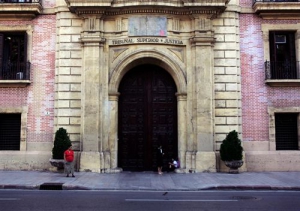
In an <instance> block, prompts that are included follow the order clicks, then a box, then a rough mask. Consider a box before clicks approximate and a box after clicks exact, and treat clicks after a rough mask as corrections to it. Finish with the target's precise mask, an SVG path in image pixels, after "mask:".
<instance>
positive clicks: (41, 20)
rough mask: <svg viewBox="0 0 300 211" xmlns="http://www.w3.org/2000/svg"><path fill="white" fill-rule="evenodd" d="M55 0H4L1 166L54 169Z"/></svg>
mask: <svg viewBox="0 0 300 211" xmlns="http://www.w3.org/2000/svg"><path fill="white" fill-rule="evenodd" d="M54 8H55V2H54V1H43V2H42V1H35V0H34V1H31V0H30V1H27V0H26V1H23V0H22V1H21V0H20V1H13V0H7V1H6V0H5V1H1V3H0V66H1V69H0V128H1V129H0V140H1V141H0V169H13V170H15V169H16V170H20V169H21V170H23V169H24V170H28V169H49V166H48V162H49V156H51V149H52V145H53V139H52V137H53V126H54V115H53V114H54V87H55V86H54V85H55V83H54V82H55V80H54V76H55V74H54V73H55V40H56V39H55V37H56V18H55V17H56V15H55V12H54Z"/></svg>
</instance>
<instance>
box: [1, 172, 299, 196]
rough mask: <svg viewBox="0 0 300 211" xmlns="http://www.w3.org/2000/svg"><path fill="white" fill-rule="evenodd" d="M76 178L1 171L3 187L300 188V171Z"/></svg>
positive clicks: (87, 175)
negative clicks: (55, 185) (58, 185)
mask: <svg viewBox="0 0 300 211" xmlns="http://www.w3.org/2000/svg"><path fill="white" fill-rule="evenodd" d="M75 176H76V177H74V178H73V177H66V176H65V174H63V173H58V172H45V171H0V189H39V188H40V186H41V185H42V184H44V183H48V184H61V185H62V189H64V190H152V191H165V190H169V191H197V190H214V189H242V190H252V189H259V190H299V191H300V172H242V173H239V174H228V173H190V174H176V173H164V174H163V175H158V174H156V173H155V172H122V173H116V174H99V173H92V172H76V173H75Z"/></svg>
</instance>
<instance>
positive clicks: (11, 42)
mask: <svg viewBox="0 0 300 211" xmlns="http://www.w3.org/2000/svg"><path fill="white" fill-rule="evenodd" d="M29 69H30V66H29V62H27V34H26V32H15V33H13V32H2V33H0V80H25V79H26V80H29Z"/></svg>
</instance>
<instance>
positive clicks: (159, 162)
mask: <svg viewBox="0 0 300 211" xmlns="http://www.w3.org/2000/svg"><path fill="white" fill-rule="evenodd" d="M163 155H164V152H163V149H162V146H161V145H160V146H159V147H158V148H157V170H158V174H162V166H163Z"/></svg>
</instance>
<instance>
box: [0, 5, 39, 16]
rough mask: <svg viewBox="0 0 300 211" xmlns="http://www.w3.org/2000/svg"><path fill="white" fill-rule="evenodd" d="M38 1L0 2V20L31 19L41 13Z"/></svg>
mask: <svg viewBox="0 0 300 211" xmlns="http://www.w3.org/2000/svg"><path fill="white" fill-rule="evenodd" d="M42 9H43V8H42V6H41V4H40V3H1V4H0V20H24V19H25V20H31V19H33V18H35V17H36V16H37V15H39V14H41V13H42Z"/></svg>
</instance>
